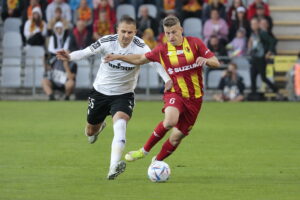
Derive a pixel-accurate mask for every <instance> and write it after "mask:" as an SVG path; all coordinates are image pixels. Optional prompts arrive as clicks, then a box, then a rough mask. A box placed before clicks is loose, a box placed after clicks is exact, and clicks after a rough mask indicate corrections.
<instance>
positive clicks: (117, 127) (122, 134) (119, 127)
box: [110, 119, 126, 167]
mask: <svg viewBox="0 0 300 200" xmlns="http://www.w3.org/2000/svg"><path fill="white" fill-rule="evenodd" d="M125 143H126V120H124V119H118V120H117V121H116V122H115V123H114V139H113V141H112V144H111V156H110V167H112V166H113V165H115V164H117V163H118V162H119V161H120V160H121V157H122V153H123V150H124V148H125Z"/></svg>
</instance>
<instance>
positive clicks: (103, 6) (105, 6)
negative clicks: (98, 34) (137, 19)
mask: <svg viewBox="0 0 300 200" xmlns="http://www.w3.org/2000/svg"><path fill="white" fill-rule="evenodd" d="M101 11H105V12H106V16H107V17H106V19H108V22H109V23H110V24H112V25H115V24H116V21H117V19H116V12H115V11H114V9H113V8H112V7H111V6H110V5H109V3H108V0H101V1H100V4H99V5H98V7H95V8H94V22H95V21H97V20H98V17H99V12H101Z"/></svg>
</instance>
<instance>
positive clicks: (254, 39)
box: [248, 18, 279, 96]
mask: <svg viewBox="0 0 300 200" xmlns="http://www.w3.org/2000/svg"><path fill="white" fill-rule="evenodd" d="M251 30H252V33H251V36H250V38H249V42H248V51H249V53H250V56H251V69H250V75H251V91H252V94H256V78H257V75H260V76H261V79H262V81H263V82H265V83H266V84H267V85H268V86H269V87H270V88H271V89H272V90H273V92H274V93H278V88H277V87H276V86H275V85H274V84H273V83H272V82H271V81H270V80H269V79H268V78H267V77H266V66H267V58H268V57H269V56H271V55H272V54H275V44H276V41H274V39H273V38H272V37H270V35H269V34H268V33H267V32H266V31H262V30H261V29H260V28H259V21H258V19H257V18H253V19H252V20H251ZM278 96H279V94H278Z"/></svg>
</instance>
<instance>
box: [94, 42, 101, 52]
mask: <svg viewBox="0 0 300 200" xmlns="http://www.w3.org/2000/svg"><path fill="white" fill-rule="evenodd" d="M100 46H101V43H100V42H99V41H97V42H95V43H93V44H92V47H93V49H94V50H96V49H98V48H99V47H100Z"/></svg>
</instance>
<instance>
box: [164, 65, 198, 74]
mask: <svg viewBox="0 0 300 200" xmlns="http://www.w3.org/2000/svg"><path fill="white" fill-rule="evenodd" d="M197 67H200V65H198V64H197V63H194V64H192V65H187V66H183V67H175V68H169V69H168V73H169V74H173V73H178V72H184V71H188V70H190V69H194V68H197Z"/></svg>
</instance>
